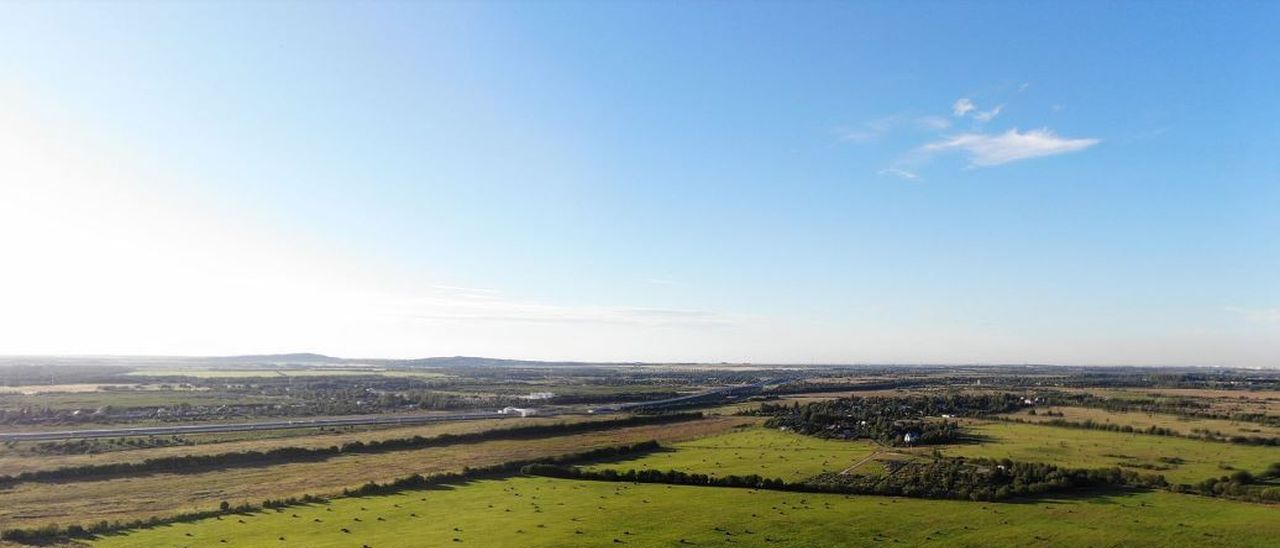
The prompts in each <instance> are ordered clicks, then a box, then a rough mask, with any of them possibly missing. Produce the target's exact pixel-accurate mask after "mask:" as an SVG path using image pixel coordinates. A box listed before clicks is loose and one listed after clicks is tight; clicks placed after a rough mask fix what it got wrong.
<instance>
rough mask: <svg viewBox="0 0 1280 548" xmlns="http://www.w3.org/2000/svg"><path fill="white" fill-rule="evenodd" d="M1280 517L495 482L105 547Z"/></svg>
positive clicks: (1113, 503)
mask: <svg viewBox="0 0 1280 548" xmlns="http://www.w3.org/2000/svg"><path fill="white" fill-rule="evenodd" d="M1277 512H1278V510H1277V509H1275V508H1273V507H1268V506H1262V505H1256V504H1247V503H1240V502H1232V501H1225V500H1216V499H1207V498H1201V497H1192V496H1185V495H1175V494H1171V493H1165V492H1132V493H1110V494H1107V493H1095V494H1093V496H1089V497H1079V498H1065V499H1044V500H1038V501H1034V502H1023V503H1007V504H999V503H976V502H959V501H937V500H922V499H894V498H882V497H862V496H842V495H815V494H799V493H784V492H777V491H753V490H747V489H728V488H714V487H687V486H666V485H651V484H638V485H632V484H627V483H606V482H589V481H571V480H559V479H547V478H512V479H508V480H485V481H478V482H473V483H469V484H465V485H459V486H455V487H452V488H443V489H434V490H421V491H408V492H403V493H399V494H395V495H385V496H377V497H365V498H352V499H338V500H335V501H332V502H330V503H327V504H317V505H311V506H305V507H294V508H286V509H283V510H281V511H278V512H277V511H267V512H259V513H254V514H249V515H243V516H224V517H223V518H222V519H208V520H202V521H198V522H193V523H185V524H175V525H169V526H163V527H158V528H155V529H149V530H140V531H135V532H131V533H129V534H123V535H114V536H108V537H105V538H102V539H100V540H98V541H96V542H95V543H94V544H95V546H99V547H103V548H107V547H121V548H124V547H148V548H150V547H169V546H174V547H177V546H251V547H262V546H308V547H326V546H344V547H345V546H362V545H368V546H372V547H391V546H395V547H405V546H485V547H491V546H493V547H496V546H513V547H514V546H521V547H525V546H554V547H564V546H613V545H619V544H625V545H632V546H681V545H694V546H724V545H729V544H733V545H742V546H795V547H819V546H880V545H886V544H897V545H902V546H925V545H928V546H934V545H937V546H983V547H987V546H1161V547H1167V546H1231V547H1244V546H1274V540H1275V539H1276V538H1280V519H1276V517H1277Z"/></svg>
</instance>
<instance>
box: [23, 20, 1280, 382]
mask: <svg viewBox="0 0 1280 548" xmlns="http://www.w3.org/2000/svg"><path fill="white" fill-rule="evenodd" d="M0 13H2V14H3V16H2V17H0V99H2V100H3V101H0V150H2V152H0V155H3V156H0V219H4V220H0V244H3V247H4V248H5V249H6V252H5V256H6V258H7V259H8V260H6V261H5V262H6V263H7V264H8V265H9V266H8V267H6V268H5V269H3V271H4V272H3V273H0V301H4V302H8V303H9V306H7V307H5V309H4V310H3V311H0V328H3V329H4V330H5V331H6V332H8V333H10V334H11V337H5V338H0V353H10V354H13V353H46V352H48V353H148V354H232V353H250V352H273V351H317V352H328V353H334V354H339V355H347V356H425V355H442V354H448V355H451V354H475V355H491V356H502V357H525V358H547V359H590V360H705V361H721V360H725V361H757V362H795V363H813V362H857V363H864V362H899V363H919V362H932V363H972V362H982V363H992V362H1055V363H1087V364H1111V363H1136V364H1203V365H1243V366H1277V365H1280V275H1278V274H1277V273H1280V243H1278V242H1280V238H1277V235H1280V214H1277V211H1280V159H1278V155H1277V154H1276V152H1275V151H1276V150H1280V148H1278V147H1280V106H1277V102H1276V100H1275V99H1276V90H1277V89H1280V76H1277V75H1280V66H1277V64H1278V63H1277V59H1280V43H1278V42H1277V41H1276V40H1275V39H1274V28H1275V27H1276V26H1277V24H1280V7H1277V6H1276V5H1275V4H1274V3H1237V4H1233V5H1232V6H1231V9H1224V8H1223V7H1222V6H1220V5H1217V4H1214V3H1208V2H1203V3H1137V2H1135V3H1128V4H1123V5H1121V4H1114V3H1101V2H1099V3H1087V4H1086V3H1077V4H1072V5H1069V4H1058V3H1047V2H1045V3H1040V2H982V3H954V2H947V3H924V2H921V3H909V4H904V3H900V2H885V3H859V4H852V3H846V4H837V3H804V4H798V3H786V4H783V3H777V4H770V3H750V4H729V3H686V2H681V3H553V2H535V3H525V4H517V3H429V4H428V3H361V4H343V3H320V4H315V3H306V4H303V3H298V4H291V3H270V4H268V3H247V4H236V3H216V4H214V3H209V4H199V3H182V4H177V3H174V4H160V3H138V4H122V3H113V4H109V3H55V4H51V3H10V4H5V5H4V7H3V8H0Z"/></svg>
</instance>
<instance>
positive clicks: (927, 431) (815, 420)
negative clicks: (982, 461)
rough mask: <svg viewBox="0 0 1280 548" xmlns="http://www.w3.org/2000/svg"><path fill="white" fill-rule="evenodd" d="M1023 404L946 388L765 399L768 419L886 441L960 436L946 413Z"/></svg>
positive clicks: (927, 441)
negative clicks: (800, 400)
mask: <svg viewBox="0 0 1280 548" xmlns="http://www.w3.org/2000/svg"><path fill="white" fill-rule="evenodd" d="M1024 405H1026V403H1025V402H1024V398H1023V397H1021V396H1017V395H1014V394H1008V393H1000V394H959V393H955V394H946V395H928V396H925V395H921V396H900V397H885V398H861V397H851V398H840V399H837V400H829V401H819V402H813V403H809V404H806V405H799V404H793V405H791V406H786V405H776V404H770V403H764V404H762V405H761V406H760V409H759V411H758V413H759V414H761V415H767V416H771V417H772V418H771V419H769V421H768V422H767V423H766V425H767V426H770V427H774V428H785V429H789V430H793V431H796V432H799V433H801V434H808V435H812V436H818V437H823V438H839V439H860V438H861V439H870V440H874V441H877V442H880V443H883V444H885V445H931V444H939V443H954V442H957V441H961V440H962V438H963V431H962V430H961V428H960V426H959V425H958V424H956V423H955V422H953V421H949V420H946V418H944V416H945V417H975V416H980V415H986V414H991V413H1006V412H1009V411H1013V410H1015V409H1019V408H1021V407H1023V406H1024Z"/></svg>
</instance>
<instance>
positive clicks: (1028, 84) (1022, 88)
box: [1018, 82, 1031, 93]
mask: <svg viewBox="0 0 1280 548" xmlns="http://www.w3.org/2000/svg"><path fill="white" fill-rule="evenodd" d="M1029 87H1031V82H1023V83H1022V85H1019V86H1018V93H1022V92H1024V91H1027V88H1029Z"/></svg>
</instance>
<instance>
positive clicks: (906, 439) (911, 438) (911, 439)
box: [902, 432, 920, 445]
mask: <svg viewBox="0 0 1280 548" xmlns="http://www.w3.org/2000/svg"><path fill="white" fill-rule="evenodd" d="M918 439H920V436H918V435H916V434H913V433H911V432H907V433H906V434H903V435H902V443H905V444H907V445H910V444H912V443H915V441H916V440H918Z"/></svg>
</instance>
